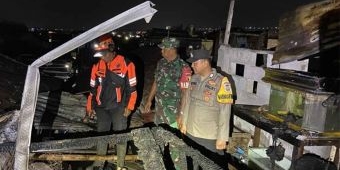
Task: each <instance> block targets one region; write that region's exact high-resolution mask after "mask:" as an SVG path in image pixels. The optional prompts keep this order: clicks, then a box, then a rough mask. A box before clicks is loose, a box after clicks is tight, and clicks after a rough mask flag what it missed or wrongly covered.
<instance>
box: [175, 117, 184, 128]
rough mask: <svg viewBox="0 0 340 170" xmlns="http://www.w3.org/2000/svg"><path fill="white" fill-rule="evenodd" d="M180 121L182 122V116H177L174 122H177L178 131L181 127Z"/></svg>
mask: <svg viewBox="0 0 340 170" xmlns="http://www.w3.org/2000/svg"><path fill="white" fill-rule="evenodd" d="M182 120H183V116H182V114H179V115H178V116H177V117H176V122H177V126H178V129H181V127H182Z"/></svg>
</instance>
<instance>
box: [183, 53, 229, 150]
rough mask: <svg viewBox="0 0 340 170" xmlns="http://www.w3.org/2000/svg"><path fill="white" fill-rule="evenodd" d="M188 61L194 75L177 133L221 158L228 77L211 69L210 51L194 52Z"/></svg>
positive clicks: (226, 120)
mask: <svg viewBox="0 0 340 170" xmlns="http://www.w3.org/2000/svg"><path fill="white" fill-rule="evenodd" d="M187 61H188V62H190V63H192V66H191V67H192V68H193V70H194V73H195V74H194V75H193V76H192V77H191V80H190V85H189V90H187V94H186V95H185V103H186V104H185V106H184V108H183V110H182V111H183V122H182V127H181V129H180V130H181V132H182V133H183V134H186V135H187V136H188V137H189V138H190V139H192V140H193V141H195V142H196V143H197V144H199V145H201V146H204V147H205V148H206V149H208V150H210V151H211V152H213V153H217V154H219V155H223V154H224V151H223V150H224V149H226V143H227V142H228V139H229V120H230V110H231V104H232V103H233V99H232V91H231V85H230V83H229V80H228V78H227V77H223V76H222V75H221V74H219V73H217V72H216V69H214V68H211V63H210V62H211V57H210V53H209V51H207V50H204V49H199V50H194V51H193V52H192V54H191V57H190V58H189V59H188V60H187Z"/></svg>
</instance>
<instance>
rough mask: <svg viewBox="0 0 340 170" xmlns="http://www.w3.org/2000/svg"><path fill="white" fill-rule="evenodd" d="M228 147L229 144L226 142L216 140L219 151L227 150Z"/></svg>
mask: <svg viewBox="0 0 340 170" xmlns="http://www.w3.org/2000/svg"><path fill="white" fill-rule="evenodd" d="M226 147H227V142H226V141H224V140H218V139H217V140H216V149H217V150H223V149H226Z"/></svg>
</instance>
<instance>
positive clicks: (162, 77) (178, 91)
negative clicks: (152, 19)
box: [144, 37, 191, 170]
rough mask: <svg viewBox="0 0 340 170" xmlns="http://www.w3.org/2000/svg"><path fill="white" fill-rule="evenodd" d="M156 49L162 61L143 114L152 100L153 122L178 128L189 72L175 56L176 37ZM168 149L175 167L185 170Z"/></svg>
mask: <svg viewBox="0 0 340 170" xmlns="http://www.w3.org/2000/svg"><path fill="white" fill-rule="evenodd" d="M158 46H159V47H160V48H161V53H162V56H163V58H162V59H160V60H159V61H158V63H157V67H156V70H155V75H154V82H153V84H152V87H151V91H150V94H149V96H148V97H147V101H146V104H145V106H144V113H149V112H150V108H151V105H152V100H153V98H154V97H155V105H156V113H155V117H154V123H155V124H157V125H158V124H162V123H165V124H168V125H169V126H171V127H173V128H178V129H179V128H180V126H181V124H180V123H181V122H182V120H181V117H182V114H181V112H180V111H181V108H182V107H183V106H184V103H182V102H181V98H182V94H185V90H186V89H187V88H188V87H189V81H190V76H191V69H190V66H189V65H188V64H187V63H186V62H185V61H184V60H182V59H181V58H180V57H179V55H178V53H177V48H178V47H179V41H178V40H177V39H176V38H169V37H167V38H164V39H163V40H162V43H161V44H159V45H158ZM170 149H171V150H170V156H171V159H172V161H173V163H174V166H175V168H176V169H182V170H183V169H185V168H184V167H183V168H180V165H179V164H180V162H181V161H185V160H180V159H179V151H178V149H177V148H173V147H171V146H170Z"/></svg>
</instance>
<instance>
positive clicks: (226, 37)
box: [223, 0, 235, 45]
mask: <svg viewBox="0 0 340 170" xmlns="http://www.w3.org/2000/svg"><path fill="white" fill-rule="evenodd" d="M234 4H235V0H231V1H230V5H229V13H228V20H227V24H226V27H225V33H224V42H223V43H224V45H227V44H229V37H230V28H231V22H232V19H233V14H234Z"/></svg>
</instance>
